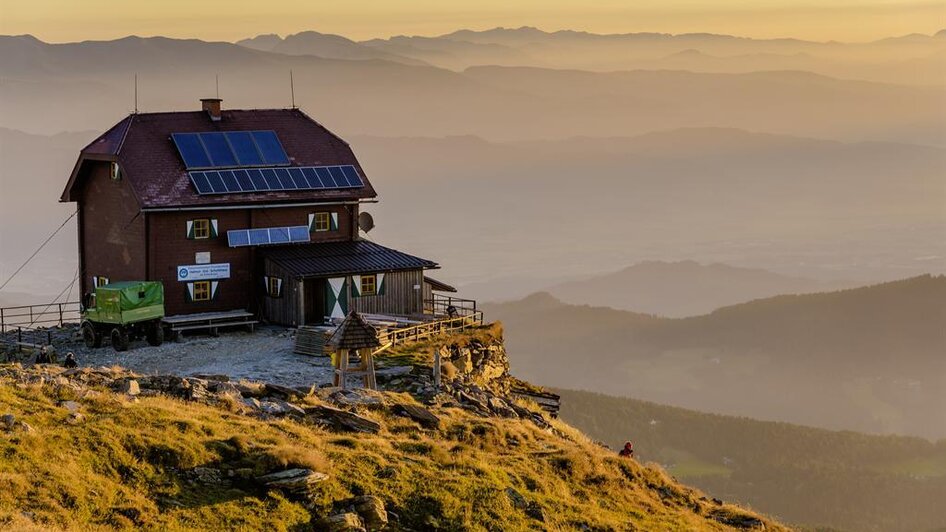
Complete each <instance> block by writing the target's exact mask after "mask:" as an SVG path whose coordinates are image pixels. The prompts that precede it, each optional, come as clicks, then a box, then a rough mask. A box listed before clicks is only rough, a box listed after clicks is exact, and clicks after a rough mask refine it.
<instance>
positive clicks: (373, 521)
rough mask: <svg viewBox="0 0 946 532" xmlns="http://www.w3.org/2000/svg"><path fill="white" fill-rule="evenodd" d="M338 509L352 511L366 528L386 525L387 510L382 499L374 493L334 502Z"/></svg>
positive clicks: (372, 528) (378, 527) (379, 527)
mask: <svg viewBox="0 0 946 532" xmlns="http://www.w3.org/2000/svg"><path fill="white" fill-rule="evenodd" d="M335 507H336V508H337V509H339V510H347V511H348V512H354V513H356V514H358V517H360V518H361V521H362V523H364V526H365V528H366V529H367V530H369V531H373V530H381V529H383V528H384V527H386V526H387V525H388V512H387V510H385V508H384V501H383V500H381V498H380V497H375V496H374V495H363V496H361V497H353V498H351V499H346V500H344V501H341V502H339V503H336V504H335Z"/></svg>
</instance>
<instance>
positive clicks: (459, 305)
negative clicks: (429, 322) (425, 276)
mask: <svg viewBox="0 0 946 532" xmlns="http://www.w3.org/2000/svg"><path fill="white" fill-rule="evenodd" d="M451 309H452V310H453V312H454V313H455V316H471V315H473V314H475V313H476V312H478V311H477V310H476V300H475V299H463V298H462V297H452V296H444V295H440V294H434V297H433V298H432V299H425V300H424V312H425V313H427V314H433V315H434V316H451ZM451 317H454V316H451Z"/></svg>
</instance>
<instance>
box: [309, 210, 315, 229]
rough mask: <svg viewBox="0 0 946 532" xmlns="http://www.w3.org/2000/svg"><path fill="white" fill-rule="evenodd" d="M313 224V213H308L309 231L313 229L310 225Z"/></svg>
mask: <svg viewBox="0 0 946 532" xmlns="http://www.w3.org/2000/svg"><path fill="white" fill-rule="evenodd" d="M313 225H315V213H311V212H310V213H309V232H310V233H311V232H312V230H313V229H314V228H313V227H312V226H313Z"/></svg>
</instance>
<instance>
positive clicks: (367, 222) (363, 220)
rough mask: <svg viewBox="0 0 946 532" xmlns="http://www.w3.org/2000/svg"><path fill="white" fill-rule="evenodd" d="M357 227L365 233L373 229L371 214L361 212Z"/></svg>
mask: <svg viewBox="0 0 946 532" xmlns="http://www.w3.org/2000/svg"><path fill="white" fill-rule="evenodd" d="M358 227H359V228H360V229H361V230H362V231H364V232H366V233H367V232H369V231H371V230H372V229H374V217H373V216H371V213H367V212H362V213H360V214H359V215H358Z"/></svg>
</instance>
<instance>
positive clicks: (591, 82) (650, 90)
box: [0, 36, 946, 145]
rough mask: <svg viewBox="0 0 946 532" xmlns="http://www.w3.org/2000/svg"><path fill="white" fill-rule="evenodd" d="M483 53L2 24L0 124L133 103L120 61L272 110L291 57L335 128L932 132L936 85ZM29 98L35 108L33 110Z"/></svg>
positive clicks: (299, 94)
mask: <svg viewBox="0 0 946 532" xmlns="http://www.w3.org/2000/svg"><path fill="white" fill-rule="evenodd" d="M937 42H938V40H937ZM492 65H493V62H487V63H484V64H483V65H480V66H472V67H470V68H467V69H465V70H463V71H462V72H454V71H451V70H447V69H443V68H439V67H434V66H423V65H409V64H404V63H401V62H393V61H388V60H382V59H377V58H375V59H370V60H351V59H325V58H322V57H317V56H313V55H287V54H283V53H277V52H264V51H260V50H254V49H250V48H247V47H244V46H239V45H236V44H232V43H223V42H203V41H199V40H177V39H167V38H163V37H153V38H138V37H127V38H123V39H118V40H114V41H86V42H81V43H66V44H47V43H43V42H41V41H39V40H37V39H35V38H33V37H30V36H6V37H0V72H3V79H2V84H0V114H2V116H3V124H2V125H3V126H4V127H8V128H13V129H20V130H23V131H29V132H34V133H37V132H42V133H57V132H60V131H66V130H88V129H95V130H98V129H103V128H105V127H108V126H109V125H111V124H112V123H114V121H115V120H117V119H119V118H120V117H121V116H122V115H123V114H124V113H126V112H128V111H130V110H132V109H133V108H134V76H135V74H138V78H139V83H138V85H139V90H138V94H139V108H140V109H142V110H168V109H192V108H193V107H194V105H195V100H196V98H198V97H200V96H207V95H213V94H215V91H216V88H215V78H216V77H217V76H219V80H220V95H221V96H222V97H223V98H224V99H225V102H226V105H227V106H231V107H241V108H254V107H255V108H259V107H285V106H288V105H289V104H290V87H289V70H293V72H294V79H295V89H296V90H295V98H296V103H297V104H300V105H302V106H304V107H305V108H306V109H307V110H308V111H309V112H311V113H312V114H313V115H315V116H317V117H318V118H319V119H320V120H322V121H324V122H325V123H326V124H328V125H330V126H334V127H335V128H336V129H339V130H340V131H339V132H340V133H343V134H351V133H364V134H373V135H384V136H443V135H467V134H473V135H478V136H481V137H484V138H488V139H494V140H523V139H535V138H567V137H574V136H580V135H587V136H594V137H603V136H628V135H637V134H642V133H646V132H649V131H653V130H664V129H675V128H681V127H693V126H707V125H710V126H718V127H732V128H742V129H747V130H752V131H768V132H773V133H783V134H790V135H799V136H810V137H818V138H831V139H838V140H848V141H861V140H882V141H896V142H915V143H922V144H930V145H943V144H944V142H946V140H944V139H946V109H944V106H943V105H942V103H943V102H942V87H933V86H930V87H925V86H907V85H903V84H886V83H873V82H864V81H852V80H844V79H837V78H832V77H827V76H823V75H818V74H812V73H808V72H801V71H763V72H748V73H707V72H687V71H680V70H675V71H671V70H633V71H615V72H592V71H579V70H563V69H549V68H540V67H532V66H512V67H511V66H492ZM38 106H41V107H38ZM37 108H42V109H43V110H44V114H43V117H42V119H39V120H38V119H37V115H36V113H35V110H36V109H37Z"/></svg>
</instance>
